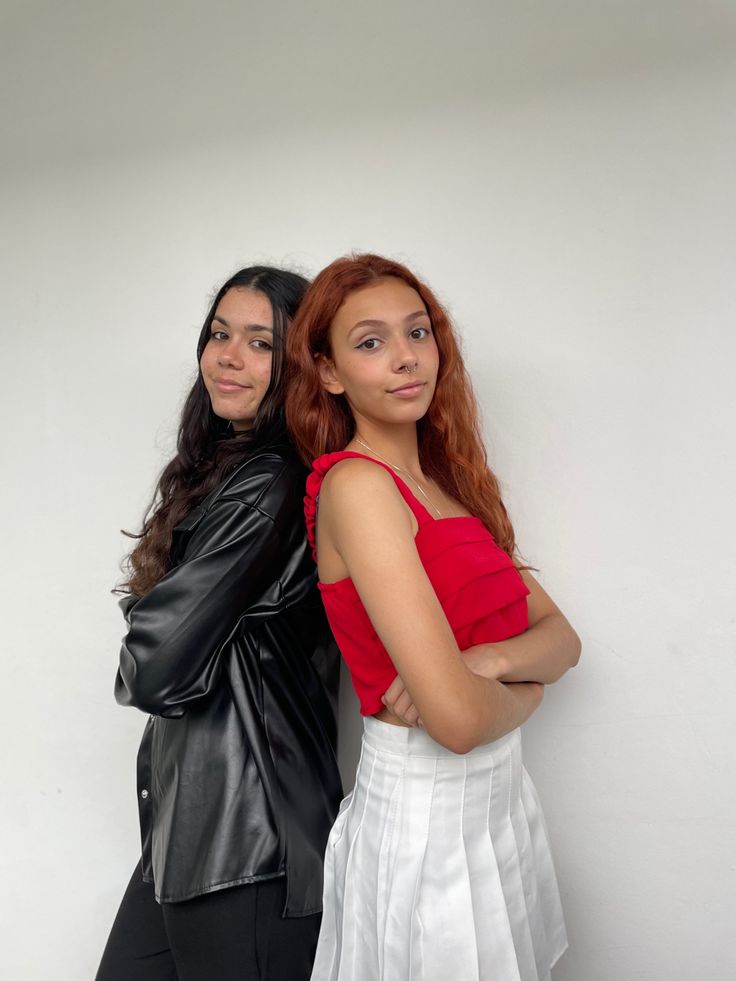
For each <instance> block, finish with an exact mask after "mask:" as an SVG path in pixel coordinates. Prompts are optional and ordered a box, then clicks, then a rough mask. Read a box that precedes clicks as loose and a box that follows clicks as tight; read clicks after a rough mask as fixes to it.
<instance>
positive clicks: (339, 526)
mask: <svg viewBox="0 0 736 981" xmlns="http://www.w3.org/2000/svg"><path fill="white" fill-rule="evenodd" d="M320 515H321V516H322V517H324V518H326V519H327V525H329V527H330V528H332V529H333V531H334V533H335V536H336V538H338V539H340V540H344V536H345V535H347V534H349V535H350V537H351V538H352V537H357V538H362V537H363V536H364V535H365V534H368V533H369V530H370V535H371V536H375V535H377V534H385V535H388V536H390V535H391V534H394V535H396V534H401V535H402V536H403V535H405V534H407V535H410V536H413V535H414V534H415V533H416V519H415V518H414V516H413V515H412V513H411V511H410V510H409V508H408V507H407V505H406V503H405V501H404V499H403V498H402V496H401V493H400V492H399V489H398V487H397V486H396V483H395V481H394V480H393V478H392V476H391V474H390V473H389V472H388V471H387V470H385V469H384V468H383V467H381V466H378V465H377V464H375V463H371V462H370V461H369V460H359V459H356V458H355V457H353V458H348V459H346V460H340V462H339V463H336V464H335V465H334V466H333V467H332V468H331V469H330V470H329V471H328V472H327V474H326V475H325V479H324V481H323V482H322V487H321V488H320ZM356 519H357V520H356Z"/></svg>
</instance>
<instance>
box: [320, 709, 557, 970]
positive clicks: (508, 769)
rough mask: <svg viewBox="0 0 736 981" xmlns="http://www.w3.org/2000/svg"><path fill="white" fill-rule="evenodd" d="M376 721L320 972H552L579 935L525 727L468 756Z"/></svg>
mask: <svg viewBox="0 0 736 981" xmlns="http://www.w3.org/2000/svg"><path fill="white" fill-rule="evenodd" d="M364 724H365V727H364V734H363V744H362V752H361V758H360V762H359V764H358V772H357V776H356V783H355V787H354V789H353V792H352V793H351V794H350V795H349V796H348V797H346V798H345V800H344V801H343V802H342V805H341V807H340V812H339V814H338V817H337V820H336V822H335V825H334V827H333V829H332V832H331V834H330V839H329V842H328V844H327V853H326V856H325V890H324V912H323V917H322V929H321V932H320V937H319V943H318V946H317V955H316V959H315V964H314V969H313V972H312V981H549V978H550V970H551V968H552V966H553V965H554V963H555V962H556V961H557V960H558V958H559V957H560V956H561V954H562V953H563V952H564V950H565V948H566V947H567V937H566V934H565V924H564V919H563V916H562V908H561V905H560V897H559V891H558V888H557V881H556V878H555V872H554V867H553V864H552V856H551V854H550V848H549V842H548V838H547V830H546V827H545V823H544V816H543V814H542V810H541V807H540V805H539V800H538V798H537V794H536V791H535V789H534V786H533V784H532V782H531V779H530V778H529V775H528V774H527V772H526V770H525V769H524V766H523V764H522V760H521V734H520V731H519V730H518V729H516V730H515V731H514V732H511V733H509V734H508V735H507V736H504V737H503V738H502V739H499V740H497V741H496V742H493V743H489V744H487V745H485V746H479V747H477V748H476V749H474V750H473V751H471V752H470V753H468V754H466V755H465V756H458V755H456V754H454V753H452V752H450V751H449V750H446V749H444V748H443V747H442V746H440V745H439V744H438V743H436V742H435V741H434V740H433V739H431V737H430V736H428V735H427V733H426V732H424V731H423V730H420V729H406V728H403V727H400V726H392V725H388V724H387V723H384V722H379V721H378V720H376V719H373V718H366V719H365V720H364Z"/></svg>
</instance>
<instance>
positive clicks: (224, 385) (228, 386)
mask: <svg viewBox="0 0 736 981" xmlns="http://www.w3.org/2000/svg"><path fill="white" fill-rule="evenodd" d="M214 381H215V385H216V386H217V388H219V389H220V391H222V392H237V391H238V390H242V389H246V388H252V387H253V386H252V385H242V384H241V383H240V382H236V381H230V379H228V378H215V380H214Z"/></svg>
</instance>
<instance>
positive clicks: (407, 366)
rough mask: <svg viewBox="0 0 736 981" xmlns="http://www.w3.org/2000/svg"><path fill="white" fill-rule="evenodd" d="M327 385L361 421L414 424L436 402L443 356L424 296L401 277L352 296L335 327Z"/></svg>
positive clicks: (323, 368) (324, 365) (324, 370)
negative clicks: (345, 400)
mask: <svg viewBox="0 0 736 981" xmlns="http://www.w3.org/2000/svg"><path fill="white" fill-rule="evenodd" d="M330 346H331V355H332V357H331V358H329V359H328V358H324V359H323V360H322V361H321V363H320V374H321V378H322V384H323V385H324V387H325V388H326V389H327V391H328V392H332V394H333V395H338V394H344V395H345V397H346V399H347V401H348V403H349V405H350V407H351V409H352V411H353V415H354V416H355V417H356V421H360V418H361V417H363V418H365V419H368V420H370V421H371V422H374V423H378V424H380V423H391V424H396V423H409V422H411V423H415V422H416V421H417V420H418V419H421V418H422V416H423V415H424V414H425V413H426V411H427V409H428V408H429V404H430V402H431V401H432V396H433V394H434V389H435V384H436V382H437V371H438V368H439V352H438V350H437V344H436V342H435V339H434V334H433V333H432V325H431V322H430V319H429V314H428V313H427V308H426V307H425V305H424V302H423V301H422V298H421V297H420V296H419V294H418V293H417V292H416V290H414V289H412V287H411V286H409V285H408V283H405V282H404V281H403V280H402V279H396V278H393V277H391V278H388V277H387V278H385V279H379V280H378V281H377V282H376V283H372V284H371V285H370V286H364V287H362V288H361V289H359V290H356V291H355V292H354V293H351V294H350V295H349V296H348V297H347V298H346V299H345V302H344V303H343V305H342V306H341V307H340V309H339V310H338V311H337V314H336V315H335V318H334V320H333V321H332V325H331V328H330Z"/></svg>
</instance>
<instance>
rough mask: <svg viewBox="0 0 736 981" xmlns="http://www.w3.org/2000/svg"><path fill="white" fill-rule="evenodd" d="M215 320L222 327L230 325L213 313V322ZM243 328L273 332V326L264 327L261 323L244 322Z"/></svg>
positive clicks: (230, 325)
mask: <svg viewBox="0 0 736 981" xmlns="http://www.w3.org/2000/svg"><path fill="white" fill-rule="evenodd" d="M215 321H217V323H218V324H222V326H223V327H232V324H230V323H228V321H227V320H225V318H224V317H219V316H218V315H217V314H215V316H214V317H213V318H212V323H213V324H214V323H215ZM245 329H246V330H251V331H256V330H264V331H266V333H268V334H273V327H266V326H264V325H263V324H246V325H245Z"/></svg>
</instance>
